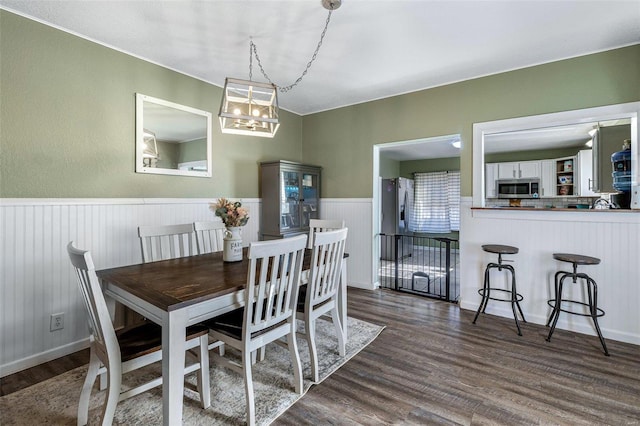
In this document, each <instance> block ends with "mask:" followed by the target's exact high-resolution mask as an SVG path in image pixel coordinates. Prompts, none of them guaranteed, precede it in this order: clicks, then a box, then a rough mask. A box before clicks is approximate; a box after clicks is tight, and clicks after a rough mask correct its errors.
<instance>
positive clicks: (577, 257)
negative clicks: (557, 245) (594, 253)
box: [553, 253, 600, 265]
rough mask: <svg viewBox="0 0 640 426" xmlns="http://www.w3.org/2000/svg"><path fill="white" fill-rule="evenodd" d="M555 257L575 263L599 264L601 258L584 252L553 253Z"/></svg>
mask: <svg viewBox="0 0 640 426" xmlns="http://www.w3.org/2000/svg"><path fill="white" fill-rule="evenodd" d="M553 258H554V259H555V260H559V261H561V262H569V263H575V264H576V265H597V264H599V263H600V259H598V258H597V257H591V256H584V255H582V254H571V253H553Z"/></svg>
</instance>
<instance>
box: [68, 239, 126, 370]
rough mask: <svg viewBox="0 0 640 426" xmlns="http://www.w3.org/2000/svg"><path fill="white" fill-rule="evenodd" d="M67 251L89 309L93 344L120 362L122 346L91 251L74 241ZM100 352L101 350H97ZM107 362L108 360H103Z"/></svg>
mask: <svg viewBox="0 0 640 426" xmlns="http://www.w3.org/2000/svg"><path fill="white" fill-rule="evenodd" d="M67 253H68V254H69V259H70V260H71V264H72V265H73V268H74V269H75V272H76V277H77V279H78V287H79V289H80V293H81V294H82V300H83V302H84V305H85V308H86V309H87V318H88V320H89V330H90V333H91V339H92V341H93V344H95V345H97V346H98V347H100V348H101V349H102V351H103V353H106V354H107V357H108V358H109V359H110V360H111V361H115V362H120V348H119V346H118V340H117V338H116V333H115V330H114V328H113V323H112V322H111V316H110V315H109V310H108V309H107V304H106V302H105V300H104V295H103V294H102V287H101V286H100V281H99V279H98V276H97V275H96V270H95V266H94V264H93V259H92V258H91V253H89V252H88V251H85V250H79V249H77V248H75V247H73V241H71V242H69V244H67ZM97 353H98V354H100V351H97ZM102 361H103V362H107V360H102Z"/></svg>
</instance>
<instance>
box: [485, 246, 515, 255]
mask: <svg viewBox="0 0 640 426" xmlns="http://www.w3.org/2000/svg"><path fill="white" fill-rule="evenodd" d="M482 250H484V251H487V252H489V253H497V254H516V253H518V251H519V249H518V247H513V246H503V245H501V244H485V245H483V246H482Z"/></svg>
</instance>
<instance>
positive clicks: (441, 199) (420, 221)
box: [410, 172, 460, 233]
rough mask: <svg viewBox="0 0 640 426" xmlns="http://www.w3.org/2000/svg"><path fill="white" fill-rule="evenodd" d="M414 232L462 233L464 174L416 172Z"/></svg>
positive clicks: (412, 223)
mask: <svg viewBox="0 0 640 426" xmlns="http://www.w3.org/2000/svg"><path fill="white" fill-rule="evenodd" d="M414 180H415V189H414V192H415V193H414V209H413V218H412V221H411V228H412V229H410V230H411V231H414V232H425V233H448V232H451V231H459V230H460V172H434V173H415V174H414Z"/></svg>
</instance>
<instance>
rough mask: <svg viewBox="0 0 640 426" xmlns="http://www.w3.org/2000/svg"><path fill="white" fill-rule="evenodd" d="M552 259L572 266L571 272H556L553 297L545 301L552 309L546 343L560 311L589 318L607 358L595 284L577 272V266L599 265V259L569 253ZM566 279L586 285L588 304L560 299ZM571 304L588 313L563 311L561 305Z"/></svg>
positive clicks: (555, 255)
mask: <svg viewBox="0 0 640 426" xmlns="http://www.w3.org/2000/svg"><path fill="white" fill-rule="evenodd" d="M553 258H554V259H556V260H559V261H561V262H567V263H571V264H572V265H573V272H566V271H558V272H556V275H555V293H556V294H555V295H554V298H553V299H550V300H548V301H547V304H548V305H549V306H551V307H552V308H553V311H551V315H550V316H549V321H547V327H548V326H549V324H551V329H550V330H549V335H548V336H547V339H546V340H547V342H550V341H551V335H552V334H553V332H554V330H555V329H556V324H557V323H558V317H559V316H560V311H562V312H566V313H568V314H571V315H581V316H584V317H591V319H593V324H594V325H595V327H596V332H597V333H598V337H599V338H600V343H602V348H603V349H604V354H605V355H606V356H609V351H608V350H607V345H606V344H605V342H604V337H602V332H601V331H600V326H599V325H598V317H601V316H604V311H603V310H602V309H600V308H598V286H597V284H596V282H595V281H594V280H593V278H591V277H590V276H589V275H587V274H585V273H583V272H578V265H597V264H599V263H600V259H598V258H596V257H590V256H583V255H581V254H569V253H554V254H553ZM566 278H572V279H573V282H574V283H576V282H577V281H578V278H581V279H582V280H584V281H582V282H583V283H586V285H587V298H588V303H584V302H582V301H579V300H569V299H563V298H562V289H563V283H564V280H565V279H566ZM563 302H564V303H565V304H572V305H581V306H586V307H587V308H589V313H584V312H576V311H572V310H569V309H563V308H562V303H563Z"/></svg>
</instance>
